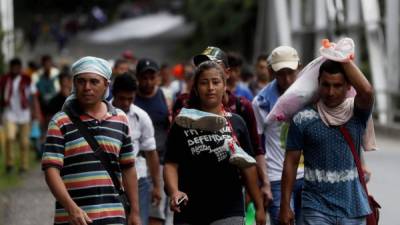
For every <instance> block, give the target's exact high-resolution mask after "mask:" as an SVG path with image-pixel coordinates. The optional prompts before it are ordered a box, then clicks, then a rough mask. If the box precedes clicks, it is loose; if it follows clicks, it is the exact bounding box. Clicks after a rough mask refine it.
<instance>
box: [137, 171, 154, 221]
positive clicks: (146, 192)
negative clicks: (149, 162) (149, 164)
mask: <svg viewBox="0 0 400 225" xmlns="http://www.w3.org/2000/svg"><path fill="white" fill-rule="evenodd" d="M138 188H139V213H140V220H141V221H142V225H147V224H148V222H149V210H150V202H151V189H150V188H151V181H150V178H148V177H143V178H140V179H139V181H138Z"/></svg>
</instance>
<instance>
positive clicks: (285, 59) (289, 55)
mask: <svg viewBox="0 0 400 225" xmlns="http://www.w3.org/2000/svg"><path fill="white" fill-rule="evenodd" d="M299 62H300V58H299V55H298V54H297V51H296V49H294V48H292V47H289V46H279V47H277V48H275V49H274V50H272V52H271V55H270V65H271V67H272V69H273V70H274V71H276V72H277V71H279V70H281V69H283V68H290V69H292V70H295V69H297V67H298V66H299Z"/></svg>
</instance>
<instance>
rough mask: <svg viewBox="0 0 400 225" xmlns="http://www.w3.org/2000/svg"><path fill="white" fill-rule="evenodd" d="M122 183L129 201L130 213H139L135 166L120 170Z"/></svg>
mask: <svg viewBox="0 0 400 225" xmlns="http://www.w3.org/2000/svg"><path fill="white" fill-rule="evenodd" d="M122 177H123V184H124V188H125V191H126V194H127V196H128V199H129V202H130V203H131V213H134V214H136V215H139V197H138V182H137V175H136V169H135V167H130V168H128V169H125V170H122Z"/></svg>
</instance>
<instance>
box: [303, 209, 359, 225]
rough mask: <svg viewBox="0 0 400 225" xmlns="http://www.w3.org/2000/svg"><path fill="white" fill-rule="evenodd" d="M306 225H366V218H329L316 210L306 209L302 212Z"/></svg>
mask: <svg viewBox="0 0 400 225" xmlns="http://www.w3.org/2000/svg"><path fill="white" fill-rule="evenodd" d="M302 214H303V221H304V225H365V224H366V218H365V217H358V218H346V217H337V216H329V215H326V214H323V213H321V212H318V211H316V210H314V209H308V208H305V209H303V211H302Z"/></svg>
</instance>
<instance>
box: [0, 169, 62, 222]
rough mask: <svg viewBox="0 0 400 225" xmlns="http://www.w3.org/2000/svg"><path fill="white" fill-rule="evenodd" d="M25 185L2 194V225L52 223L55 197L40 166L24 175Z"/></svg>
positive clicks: (0, 199)
mask: <svg viewBox="0 0 400 225" xmlns="http://www.w3.org/2000/svg"><path fill="white" fill-rule="evenodd" d="M22 178H23V179H24V183H23V185H22V186H21V187H20V188H18V189H16V190H14V191H7V192H6V193H2V194H1V195H0V203H1V205H2V208H3V209H2V210H4V211H3V212H1V213H2V215H1V216H0V218H3V221H0V224H2V225H50V224H53V223H52V218H53V215H54V210H53V208H54V198H53V196H52V195H51V194H50V191H49V189H48V188H47V186H46V183H45V181H44V176H43V173H42V171H41V170H40V168H39V167H37V168H35V169H34V170H33V171H32V172H31V173H29V174H26V175H25V176H23V177H22Z"/></svg>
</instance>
